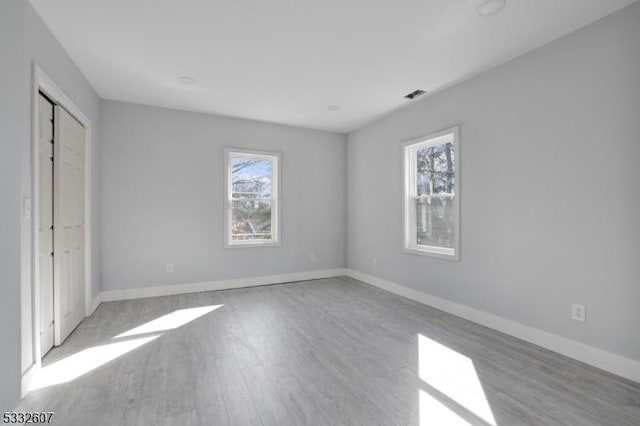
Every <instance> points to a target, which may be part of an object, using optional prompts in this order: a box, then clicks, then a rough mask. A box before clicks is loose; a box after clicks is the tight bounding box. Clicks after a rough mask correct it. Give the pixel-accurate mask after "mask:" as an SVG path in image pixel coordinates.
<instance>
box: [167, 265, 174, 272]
mask: <svg viewBox="0 0 640 426" xmlns="http://www.w3.org/2000/svg"><path fill="white" fill-rule="evenodd" d="M172 272H173V263H167V274H170V273H172Z"/></svg>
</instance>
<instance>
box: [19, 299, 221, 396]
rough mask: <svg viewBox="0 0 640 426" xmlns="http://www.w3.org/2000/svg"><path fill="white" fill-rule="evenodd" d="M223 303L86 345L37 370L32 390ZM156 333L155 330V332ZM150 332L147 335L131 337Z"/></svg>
mask: <svg viewBox="0 0 640 426" xmlns="http://www.w3.org/2000/svg"><path fill="white" fill-rule="evenodd" d="M221 306H223V305H211V306H201V307H197V308H187V309H177V310H175V311H173V312H171V313H168V314H166V315H163V316H161V317H159V318H156V319H154V320H152V321H149V322H147V323H144V324H142V325H140V326H138V327H135V328H132V329H131V330H129V331H125V332H124V333H121V334H118V335H117V336H115V337H113V339H112V340H118V339H124V340H119V341H115V342H113V343H107V344H105V345H99V346H94V347H91V348H87V349H84V350H82V351H80V352H77V353H75V354H73V355H69V356H67V357H66V358H63V359H61V360H59V361H56V362H54V363H52V364H50V365H47V366H45V367H42V368H41V369H40V371H38V373H37V374H36V376H35V378H34V381H33V383H32V385H31V387H30V388H29V391H32V390H36V389H42V388H45V387H48V386H55V385H59V384H62V383H67V382H70V381H72V380H75V379H77V378H78V377H80V376H83V375H85V374H87V373H90V372H91V371H93V370H95V369H97V368H99V367H101V366H103V365H105V364H107V363H109V362H111V361H113V360H115V359H118V358H120V357H121V356H123V355H125V354H127V353H129V352H131V351H133V350H135V349H137V348H139V347H141V346H143V345H145V344H147V343H149V342H151V341H153V340H155V339H157V338H158V337H160V336H162V335H163V334H164V332H166V331H169V330H174V329H176V328H179V327H182V326H183V325H185V324H188V323H190V322H191V321H194V320H196V319H198V318H200V317H202V316H203V315H206V314H208V313H209V312H212V311H214V310H216V309H218V308H220V307H221ZM153 333H155V334H153ZM142 334H147V335H148V336H144V337H135V338H133V339H131V338H130V337H134V336H140V335H142Z"/></svg>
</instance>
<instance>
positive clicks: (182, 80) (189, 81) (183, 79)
mask: <svg viewBox="0 0 640 426" xmlns="http://www.w3.org/2000/svg"><path fill="white" fill-rule="evenodd" d="M178 80H179V81H180V83H182V84H186V85H187V86H195V85H196V84H197V83H198V80H196V79H195V78H193V77H189V76H188V75H183V76H182V77H180V78H179V79H178Z"/></svg>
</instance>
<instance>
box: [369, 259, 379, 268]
mask: <svg viewBox="0 0 640 426" xmlns="http://www.w3.org/2000/svg"><path fill="white" fill-rule="evenodd" d="M371 266H373V267H374V268H375V267H376V266H378V259H376V258H375V257H374V258H373V259H371Z"/></svg>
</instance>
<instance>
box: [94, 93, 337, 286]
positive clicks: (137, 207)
mask: <svg viewBox="0 0 640 426" xmlns="http://www.w3.org/2000/svg"><path fill="white" fill-rule="evenodd" d="M102 142H103V145H102V152H101V162H102V163H101V164H102V165H101V169H102V178H101V190H100V192H101V195H102V200H101V206H102V256H103V276H102V283H103V290H112V289H127V288H139V287H148V286H155V285H167V284H181V283H193V282H202V281H215V280H223V279H231V278H243V277H252V276H262V275H273V274H285V273H292V272H301V271H307V270H314V269H327V268H342V267H344V266H345V257H346V256H345V246H346V229H345V222H346V210H345V206H346V205H345V191H346V189H345V154H346V152H345V149H346V148H345V137H344V136H343V135H338V134H334V133H327V132H320V131H313V130H305V129H300V128H295V127H287V126H279V125H273V124H266V123H258V122H253V121H247V120H238V119H230V118H222V117H215V116H211V115H204V114H197V113H189V112H180V111H175V110H169V109H161V108H153V107H146V106H141V105H133V104H127V103H120V102H112V101H103V103H102ZM226 146H228V147H238V148H247V149H257V150H265V151H279V152H281V153H282V176H283V191H282V206H281V209H282V211H281V212H282V227H281V230H282V235H281V237H282V245H281V246H280V247H268V248H267V247H264V248H231V249H225V248H224V245H223V244H224V239H223V235H224V234H223V203H222V201H223V171H222V170H223V161H224V160H223V157H224V156H223V149H224V147H226ZM310 253H315V254H316V255H317V262H316V263H315V264H311V263H310V262H309V254H310ZM168 262H171V263H173V264H174V268H175V270H174V272H173V273H172V274H167V273H166V272H165V266H166V263H168Z"/></svg>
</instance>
